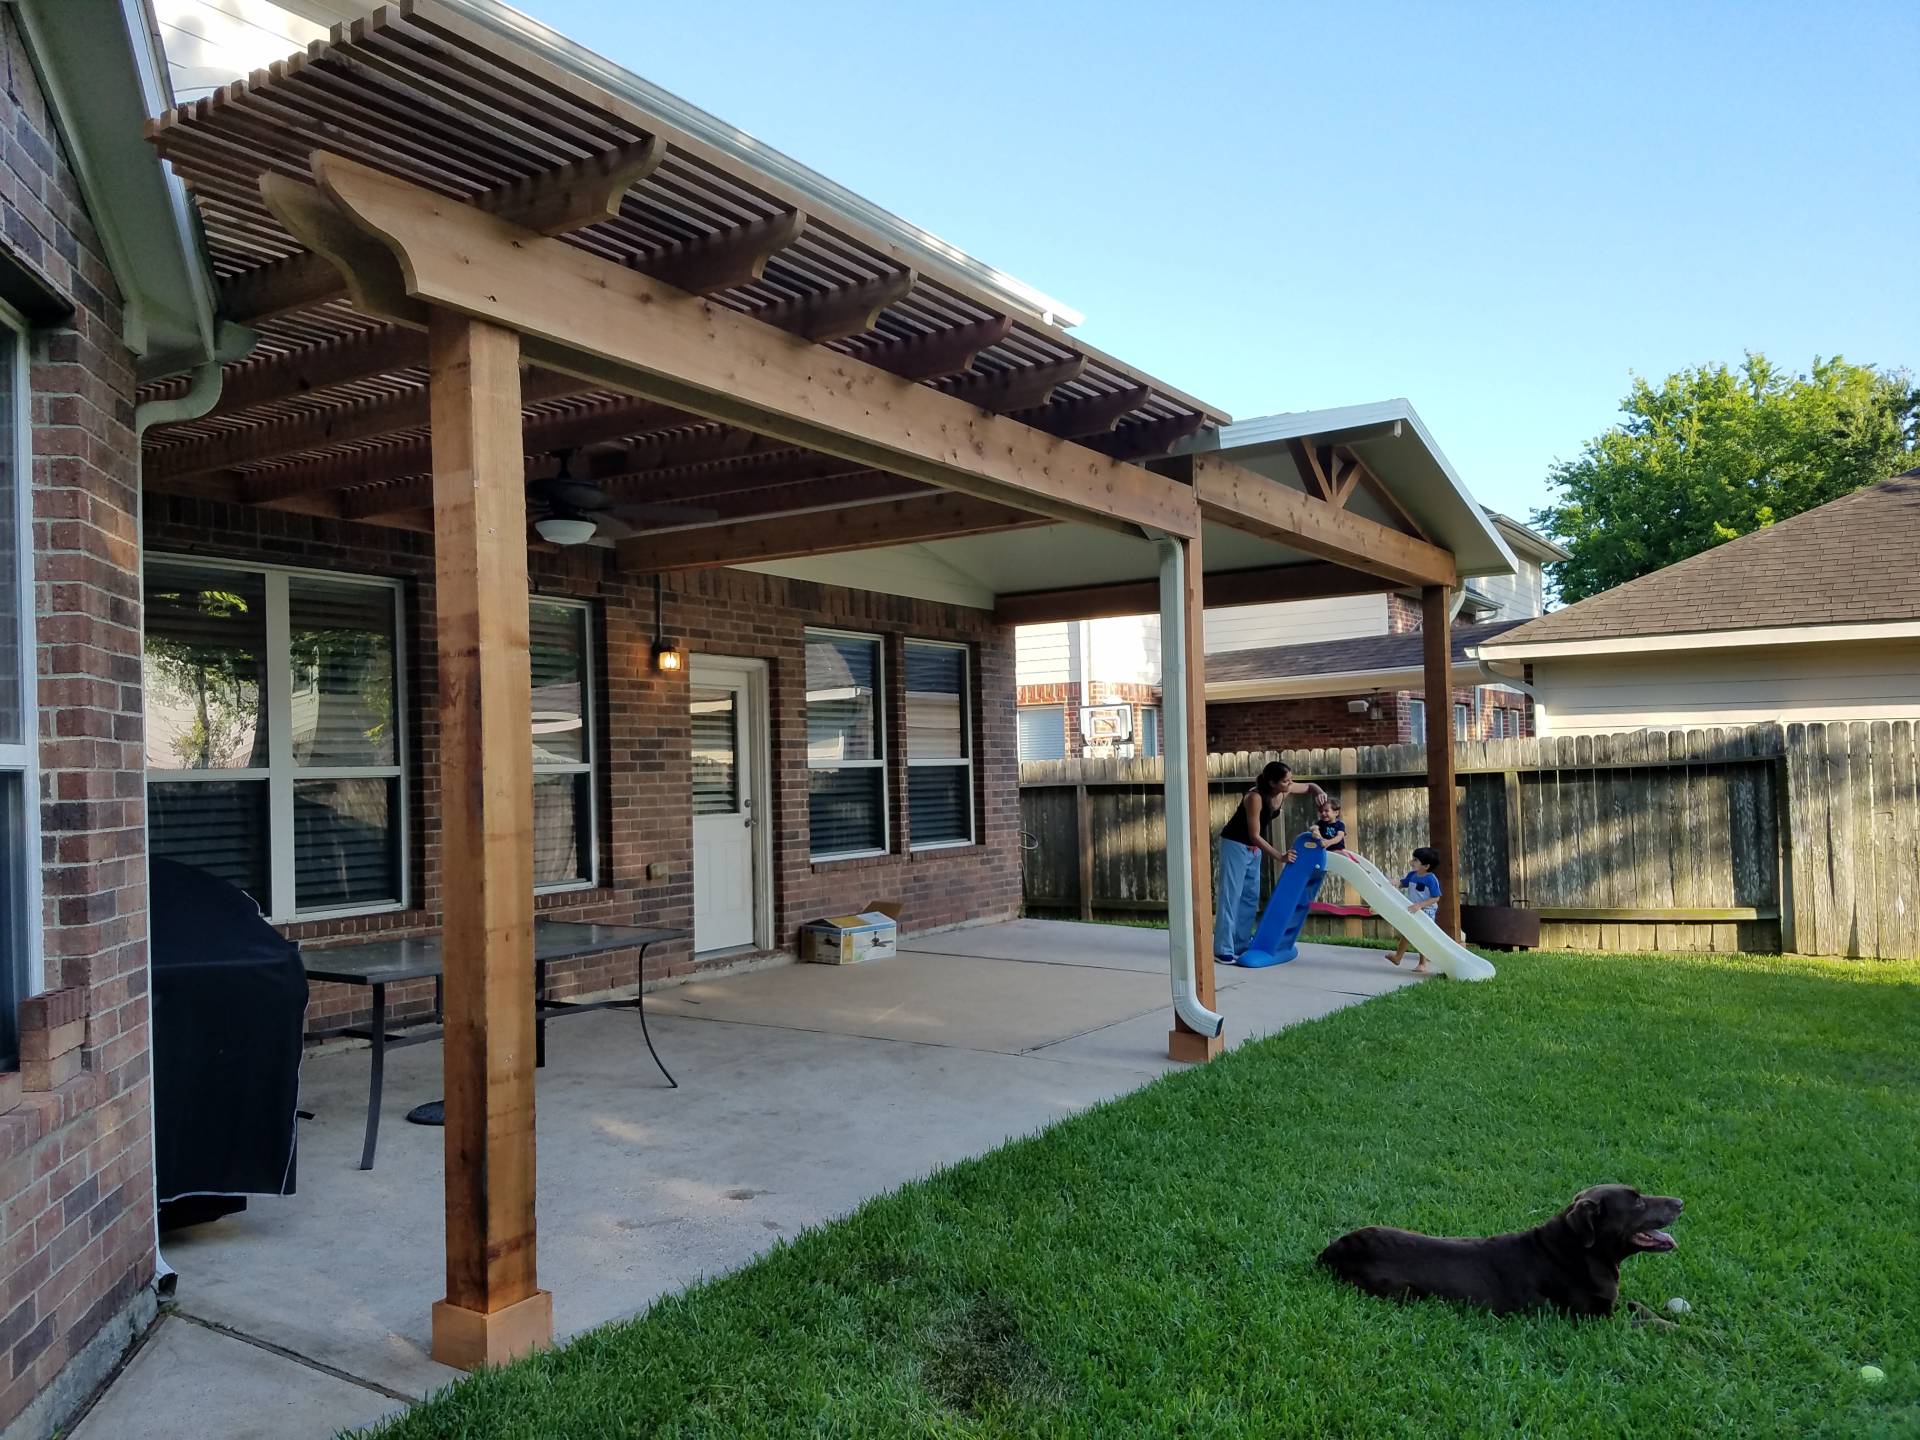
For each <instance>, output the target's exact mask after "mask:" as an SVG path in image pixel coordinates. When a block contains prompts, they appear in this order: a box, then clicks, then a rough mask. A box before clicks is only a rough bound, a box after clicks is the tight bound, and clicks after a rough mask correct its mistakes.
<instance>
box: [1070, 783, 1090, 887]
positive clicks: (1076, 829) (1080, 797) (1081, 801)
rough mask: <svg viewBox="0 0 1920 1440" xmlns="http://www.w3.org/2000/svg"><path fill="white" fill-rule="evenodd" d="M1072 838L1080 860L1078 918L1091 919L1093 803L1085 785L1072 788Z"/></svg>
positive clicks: (1081, 784)
mask: <svg viewBox="0 0 1920 1440" xmlns="http://www.w3.org/2000/svg"><path fill="white" fill-rule="evenodd" d="M1073 838H1074V844H1075V846H1076V848H1077V849H1078V850H1079V858H1080V918H1081V919H1082V920H1091V919H1093V802H1092V801H1091V800H1090V799H1089V798H1088V796H1087V787H1086V783H1085V782H1084V781H1082V782H1081V783H1080V784H1078V785H1076V786H1074V787H1073Z"/></svg>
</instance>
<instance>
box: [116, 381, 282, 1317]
mask: <svg viewBox="0 0 1920 1440" xmlns="http://www.w3.org/2000/svg"><path fill="white" fill-rule="evenodd" d="M224 374H225V372H224V370H223V369H222V367H221V362H220V361H219V360H217V359H215V360H209V361H207V362H206V364H204V365H201V366H199V367H198V368H197V369H195V370H194V372H193V379H192V381H191V382H190V383H189V384H188V386H187V389H186V393H185V394H183V395H177V396H175V397H174V398H173V399H171V400H149V401H148V402H147V403H146V404H144V405H138V406H135V407H134V411H133V456H134V465H135V467H136V471H137V470H138V468H139V467H140V466H141V465H142V464H143V463H144V462H143V458H142V455H141V446H140V437H141V436H143V435H145V434H146V433H147V428H148V427H149V426H151V425H175V424H178V423H180V422H181V421H183V420H198V419H199V418H200V417H201V416H202V415H205V414H206V413H207V412H208V411H209V410H211V409H213V407H214V403H215V402H216V401H218V400H219V398H220V387H221V383H222V380H223V377H224ZM133 494H134V501H133V503H134V511H133V556H134V565H135V567H136V569H135V574H134V584H136V585H137V586H139V587H140V593H141V604H140V649H141V651H142V653H145V651H146V646H147V606H146V599H145V597H146V581H147V497H146V490H145V487H144V482H143V480H142V479H141V478H139V477H138V476H136V479H135V482H134V487H133ZM141 814H142V816H143V817H144V816H145V814H146V811H145V808H144V807H142V810H141ZM151 844H152V837H151V836H150V835H147V836H143V837H142V840H141V845H140V853H141V859H142V864H144V863H145V861H146V859H147V858H148V857H150V856H151V854H152V851H151V848H150V847H151ZM147 893H148V894H149V895H151V894H152V893H153V881H152V879H151V877H149V878H148V880H147ZM147 944H148V952H147V972H148V985H147V993H148V994H149V995H151V994H152V993H153V985H152V972H153V952H152V944H153V930H152V927H151V926H149V927H148V930H147ZM153 1084H154V1081H153V1036H152V1035H151V1034H149V1035H148V1036H147V1098H148V1101H149V1103H151V1101H152V1098H153ZM295 1123H298V1122H295ZM147 1163H148V1165H149V1166H150V1167H151V1168H152V1171H153V1176H154V1184H155V1193H156V1195H157V1194H158V1186H159V1178H160V1137H159V1127H158V1126H156V1125H149V1126H148V1127H147ZM153 1267H154V1269H153V1291H154V1294H155V1296H156V1297H158V1298H159V1299H160V1300H163V1301H164V1300H168V1299H170V1298H172V1295H173V1291H174V1285H175V1283H176V1281H177V1278H178V1277H177V1276H176V1275H175V1274H174V1269H173V1266H171V1265H169V1264H168V1263H167V1257H166V1256H165V1255H163V1254H161V1253H160V1206H159V1204H158V1203H157V1202H156V1203H155V1205H154V1207H153Z"/></svg>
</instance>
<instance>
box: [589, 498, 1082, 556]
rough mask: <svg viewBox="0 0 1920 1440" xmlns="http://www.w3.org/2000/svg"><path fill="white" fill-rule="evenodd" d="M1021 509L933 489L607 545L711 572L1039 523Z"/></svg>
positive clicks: (641, 537)
mask: <svg viewBox="0 0 1920 1440" xmlns="http://www.w3.org/2000/svg"><path fill="white" fill-rule="evenodd" d="M1046 523H1047V522H1046V521H1044V520H1036V519H1035V517H1034V516H1032V515H1030V514H1027V513H1026V512H1025V511H1021V510H1015V509H1012V508H1011V507H1009V506H1006V505H999V504H995V503H994V502H992V501H990V500H976V499H974V498H973V497H972V496H970V495H954V494H946V493H936V494H932V495H927V496H925V497H922V498H918V499H912V500H894V501H890V502H887V503H884V504H875V505H857V506H852V507H847V508H842V509H833V510H825V511H822V512H820V513H819V514H816V515H810V516H803V517H800V518H798V519H793V518H788V519H775V520H741V521H735V522H731V523H727V524H720V525H709V526H706V527H704V528H700V529H691V530H675V531H672V532H670V533H664V534H661V535H660V536H658V538H655V537H654V536H652V535H639V536H635V537H634V538H633V539H631V540H622V541H620V542H619V544H618V545H617V546H616V547H615V548H616V549H617V550H618V551H619V554H620V567H621V568H622V569H623V570H629V571H635V572H638V573H641V574H650V573H654V572H657V571H665V570H711V569H715V568H717V567H720V566H723V565H746V564H751V563H753V562H754V561H761V560H793V559H799V558H802V557H805V556H810V555H839V554H844V553H846V552H848V551H853V550H875V549H880V548H883V547H885V546H889V545H912V544H916V543H919V542H921V541H926V540H951V539H955V538H957V537H959V536H962V535H984V534H993V533H996V532H999V531H1004V530H1022V529H1026V528H1028V527H1030V526H1033V525H1044V524H1046Z"/></svg>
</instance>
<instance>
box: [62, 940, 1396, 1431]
mask: <svg viewBox="0 0 1920 1440" xmlns="http://www.w3.org/2000/svg"><path fill="white" fill-rule="evenodd" d="M1166 945H1167V940H1166V934H1165V932H1164V931H1155V930H1144V929H1131V928H1126V927H1121V926H1106V925H1077V924H1071V923H1066V922H1059V921H1042V920H1022V921H1016V922H1012V923H1009V924H1003V925H991V926H981V927H977V928H973V929H965V930H956V931H949V932H946V933H943V934H936V935H929V936H923V937H916V938H915V939H913V940H911V941H909V942H908V944H907V946H906V947H905V948H904V950H903V953H902V954H901V955H899V956H898V957H896V958H895V959H892V960H886V961H878V962H874V963H871V964H868V965H862V966H851V967H847V968H837V967H829V966H818V965H794V966H783V967H780V968H776V969H771V970H761V971H756V972H753V973H748V974H741V975H735V976H726V977H720V978H716V979H701V980H694V981H692V982H689V983H687V984H685V985H681V986H677V987H673V988H671V989H664V990H661V991H658V992H655V993H654V994H651V995H649V997H648V1011H649V1016H650V1019H651V1021H652V1026H653V1035H654V1041H655V1043H656V1044H657V1045H658V1046H659V1049H660V1053H661V1055H662V1056H663V1057H664V1058H665V1060H666V1062H667V1064H668V1065H669V1066H670V1067H671V1068H672V1070H673V1072H674V1074H675V1075H676V1076H677V1077H678V1078H679V1081H680V1088H679V1089H678V1090H670V1089H668V1088H667V1087H666V1083H665V1082H664V1081H663V1080H662V1079H661V1078H660V1074H659V1072H658V1071H657V1070H655V1069H654V1067H653V1065H652V1062H651V1061H650V1060H649V1059H648V1058H647V1053H646V1050H645V1047H644V1046H643V1045H642V1043H641V1038H640V1030H639V1025H638V1022H637V1020H636V1019H635V1017H634V1016H633V1015H631V1014H629V1013H624V1012H619V1011H612V1012H601V1013H599V1014H594V1015H587V1016H582V1017H580V1018H578V1019H572V1020H566V1021H562V1022H560V1023H558V1024H556V1025H555V1026H553V1027H552V1028H551V1029H550V1030H549V1032H548V1038H549V1041H550V1044H549V1047H548V1063H547V1067H546V1069H544V1070H543V1071H541V1072H540V1081H539V1115H538V1125H539V1134H538V1146H539V1156H540V1193H539V1206H540V1212H539V1213H540V1278H541V1281H542V1283H543V1284H545V1285H546V1286H547V1287H549V1288H550V1289H551V1290H552V1291H553V1297H554V1319H555V1323H556V1326H557V1328H558V1329H559V1331H560V1333H561V1334H562V1335H567V1334H572V1333H574V1332H577V1331H579V1330H583V1329H586V1328H588V1327H591V1326H594V1325H599V1324H602V1323H604V1322H606V1321H609V1320H614V1319H618V1318H620V1317H623V1316H628V1315H632V1314H635V1313H637V1312H638V1311H640V1310H643V1309H645V1308H646V1306H647V1305H648V1304H649V1303H651V1302H652V1301H653V1300H654V1299H655V1298H656V1297H657V1296H659V1295H661V1294H663V1293H666V1292H668V1291H671V1290H674V1289H677V1288H679V1287H682V1286H684V1285H686V1284H688V1283H689V1282H691V1281H694V1280H698V1279H699V1278H701V1277H702V1276H706V1275H713V1274H717V1273H720V1272H722V1271H726V1270H731V1269H734V1268H736V1267H738V1266H740V1265H742V1264H745V1263H746V1262H747V1261H749V1260H751V1259H752V1258H753V1257H754V1256H755V1255H756V1254H758V1253H760V1252H761V1251H762V1250H764V1249H766V1248H767V1246H769V1245H770V1244H772V1243H773V1242H774V1241H776V1240H778V1239H780V1238H782V1237H784V1236H791V1235H794V1234H796V1233H797V1232H799V1231H800V1230H802V1229H804V1228H805V1227H807V1226H811V1225H817V1224H820V1223H821V1222H823V1221H826V1220H830V1219H832V1218H834V1217H835V1216H837V1215H842V1214H845V1213H846V1212H847V1211H849V1210H851V1209H852V1208H854V1207H855V1206H856V1205H858V1204H859V1203H860V1202H861V1201H862V1200H865V1199H867V1198H868V1197H869V1196H872V1195H876V1194H880V1193H882V1192H885V1191H887V1190H890V1189H893V1188H894V1187H896V1186H898V1185H900V1184H902V1183H903V1182H905V1181H907V1180H910V1179H913V1178H915V1177H918V1176H921V1175H924V1174H926V1173H928V1172H929V1171H931V1170H934V1169H936V1168H938V1167H940V1166H942V1165H946V1164H950V1163H952V1162H954V1161H956V1160H960V1159H964V1158H966V1157H968V1156H971V1155H977V1154H979V1153H980V1152H982V1151H984V1150H988V1149H991V1148H992V1147H993V1146H995V1145H998V1144H1000V1143H1001V1142H1002V1141H1005V1140H1007V1139H1009V1138H1012V1137H1015V1136H1019V1135H1024V1134H1029V1133H1031V1132H1033V1131H1035V1130H1038V1129H1040V1128H1042V1127H1044V1126H1046V1125H1048V1124H1051V1123H1052V1122H1053V1121H1055V1120H1058V1119H1061V1118H1062V1117H1064V1116H1067V1115H1071V1114H1073V1113H1074V1112H1076V1111H1079V1110H1082V1109H1084V1108H1086V1107H1087V1106H1089V1105H1092V1104H1095V1103H1096V1102H1098V1101H1101V1100H1104V1099H1108V1098H1110V1097H1112V1096H1115V1095H1119V1094H1122V1093H1124V1092H1126V1091H1128V1090H1132V1089H1134V1088H1136V1087H1138V1086H1139V1085H1142V1084H1144V1083H1145V1082H1146V1081H1148V1080H1150V1079H1152V1078H1153V1077H1154V1076H1156V1075H1159V1074H1161V1073H1162V1072H1164V1071H1166V1070H1168V1069H1171V1068H1174V1067H1173V1066H1172V1065H1171V1064H1170V1062H1169V1061H1168V1060H1167V1059H1166V1036H1167V1026H1168V1010H1167V979H1166V964H1167V961H1166ZM1217 983H1218V986H1219V991H1220V997H1221V998H1220V1002H1219V1004H1220V1008H1221V1009H1222V1011H1224V1012H1225V1013H1226V1015H1227V1017H1228V1036H1229V1039H1230V1040H1233V1041H1235V1042H1237V1041H1240V1040H1245V1039H1248V1038H1251V1037H1254V1036H1259V1035H1265V1034H1270V1033H1272V1032H1273V1031H1275V1030H1279V1029H1282V1028H1284V1027H1285V1026H1288V1025H1292V1024H1296V1023H1298V1022H1300V1021H1303V1020H1311V1019H1314V1018H1317V1017H1319V1016H1321V1015H1325V1014H1328V1013H1330V1012H1332V1011H1334V1010H1337V1009H1340V1008H1341V1007H1342V1006H1345V1005H1350V1004H1353V1003H1354V1002H1356V1001H1358V1000H1362V999H1365V998H1367V997H1368V996H1370V995H1375V994H1379V993H1382V992H1384V991H1387V990H1391V989H1394V988H1396V987H1397V986H1400V985H1404V984H1409V983H1413V982H1412V981H1411V979H1410V977H1409V976H1407V974H1406V973H1405V972H1403V971H1397V970H1394V969H1392V968H1391V967H1389V966H1388V965H1387V964H1385V963H1384V961H1383V960H1382V959H1381V958H1380V954H1379V952H1376V951H1367V950H1355V949H1345V948H1338V947H1330V946H1329V947H1321V946H1308V947H1304V949H1303V953H1302V955H1301V958H1300V959H1299V960H1297V961H1295V962H1294V963H1293V964H1291V965H1286V966H1281V967H1279V968H1277V969H1272V970H1263V971H1240V970H1234V969H1231V968H1222V969H1220V970H1219V971H1218V972H1217ZM439 1070H440V1050H439V1047H438V1046H437V1045H422V1046H417V1047H414V1048H412V1049H406V1050H400V1051H396V1052H392V1053H390V1054H389V1056H388V1060H387V1085H386V1100H385V1106H384V1113H383V1118H382V1124H381V1131H380V1151H379V1157H378V1163H377V1165H376V1167H375V1168H374V1169H373V1170H372V1171H361V1170H359V1169H357V1168H356V1166H357V1164H358V1160H359V1150H360V1137H361V1125H362V1121H363V1118H364V1115H365V1107H366V1093H367V1056H366V1053H365V1052H364V1051H359V1050H355V1051H346V1052H341V1053H336V1054H330V1055H324V1056H320V1057H316V1058H311V1059H309V1060H308V1062H307V1065H306V1067H305V1070H304V1073H303V1074H302V1077H301V1080H302V1104H303V1106H304V1107H305V1108H306V1109H308V1110H311V1111H312V1112H314V1118H313V1119H312V1120H310V1121H303V1122H302V1124H301V1136H300V1168H299V1193H298V1194H297V1195H294V1196H290V1197H287V1198H285V1199H265V1200H260V1199H256V1200H255V1201H254V1202H253V1203H252V1205H251V1207H250V1208H249V1209H248V1210H247V1211H246V1212H245V1213H244V1214H241V1215H236V1216H230V1217H228V1218H226V1219H224V1220H220V1221H218V1222H216V1223H214V1224H211V1225H204V1226H199V1227H196V1228H195V1229H193V1230H189V1231H184V1232H180V1233H177V1234H175V1235H173V1236H170V1237H168V1241H167V1244H166V1246H165V1253H166V1256H167V1259H168V1261H169V1262H170V1263H171V1264H172V1265H173V1266H174V1267H175V1268H176V1269H177V1270H178V1271H179V1272H180V1279H179V1290H178V1307H177V1311H176V1314H175V1315H174V1317H173V1318H170V1319H168V1320H167V1321H165V1322H163V1324H162V1325H161V1326H160V1328H159V1329H158V1330H157V1331H156V1332H155V1333H154V1335H153V1336H152V1337H151V1338H150V1339H149V1341H148V1343H147V1345H146V1347H145V1349H144V1350H143V1351H142V1352H141V1353H140V1354H139V1355H138V1356H136V1357H135V1359H134V1361H133V1363H131V1364H130V1365H129V1366H128V1367H127V1369H126V1370H125V1371H124V1372H123V1374H122V1375H121V1377H120V1379H119V1380H118V1381H117V1382H116V1383H115V1384H114V1386H113V1387H112V1388H111V1389H110V1390H109V1392H108V1393H107V1395H106V1396H105V1397H104V1398H103V1399H102V1400H101V1402H100V1403H99V1404H98V1405H97V1406H96V1407H95V1408H94V1409H93V1411H92V1412H91V1413H89V1415H88V1416H87V1417H86V1419H85V1420H84V1421H83V1422H82V1424H81V1425H80V1426H79V1428H78V1430H77V1431H76V1432H75V1440H109V1437H117V1436H120V1435H127V1434H140V1435H142V1436H145V1437H150V1440H166V1437H172V1436H180V1437H187V1436H192V1437H204V1436H213V1435H222V1436H225V1435H234V1436H241V1435H255V1434H258V1435H263V1436H264V1435H271V1436H275V1437H282V1440H301V1437H306V1436H329V1435H332V1434H334V1433H335V1432H336V1431H337V1430H339V1429H341V1428H342V1427H350V1426H357V1425H363V1424H366V1423H368V1422H369V1421H370V1420H372V1419H374V1418H377V1417H378V1416H379V1415H381V1414H384V1413H388V1412H389V1411H391V1410H392V1409H394V1408H396V1407H397V1406H398V1405H399V1404H400V1403H402V1400H403V1399H404V1398H406V1397H417V1396H421V1395H424V1394H426V1393H428V1392H429V1391H431V1390H433V1389H435V1388H437V1387H439V1386H441V1385H444V1384H446V1383H448V1382H450V1381H451V1380H453V1379H455V1378H457V1374H456V1372H454V1371H452V1370H448V1369H446V1368H445V1367H443V1366H440V1365H437V1364H435V1363H434V1362H433V1361H432V1360H431V1359H430V1358H428V1355H427V1353H426V1346H427V1329H428V1327H427V1317H428V1307H429V1305H430V1304H431V1302H432V1301H433V1300H435V1299H437V1298H438V1297H439V1296H440V1295H441V1294H442V1293H443V1289H444V1286H443V1272H442V1252H441V1245H442V1235H443V1230H442V1213H441V1191H440V1171H441V1132H440V1131H439V1130H431V1129H423V1128H420V1127H418V1126H413V1125H408V1124H406V1123H405V1119H404V1117H405V1115H406V1112H407V1111H408V1109H410V1108H411V1107H412V1106H414V1105H416V1104H418V1103H419V1102H420V1101H422V1100H428V1099H432V1098H435V1097H437V1096H438V1095H439V1094H440V1074H439ZM134 1417H137V1424H136V1423H135V1419H134Z"/></svg>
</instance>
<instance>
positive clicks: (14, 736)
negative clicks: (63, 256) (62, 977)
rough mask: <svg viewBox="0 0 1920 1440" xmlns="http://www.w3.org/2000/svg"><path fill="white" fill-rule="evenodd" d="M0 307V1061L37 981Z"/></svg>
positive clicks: (30, 670) (13, 412)
mask: <svg viewBox="0 0 1920 1440" xmlns="http://www.w3.org/2000/svg"><path fill="white" fill-rule="evenodd" d="M17 327H18V322H17V321H16V319H15V317H14V315H13V312H12V311H11V310H7V309H6V308H5V307H4V306H0V1070H12V1069H14V1068H15V1067H16V1066H17V1065H18V1063H19V1058H20V1043H19V1041H20V1035H19V1023H18V1011H19V1005H20V1000H21V997H23V996H25V995H28V994H31V993H32V992H33V991H34V990H35V989H37V988H38V987H39V980H40V977H39V974H38V964H37V960H38V956H39V952H40V804H39V793H40V786H39V782H38V777H37V770H38V761H37V758H36V755H35V745H36V737H35V723H34V721H35V716H34V673H35V665H36V661H35V656H34V645H33V613H34V609H33V548H32V540H31V537H32V535H33V525H32V516H33V511H32V496H31V494H30V493H29V491H30V485H29V477H30V476H31V474H32V467H31V466H30V464H29V463H28V460H29V457H28V455H27V453H26V447H27V445H28V444H29V438H30V436H31V434H32V431H31V429H30V428H29V426H28V423H27V364H26V336H25V333H24V331H23V330H22V329H20V328H17Z"/></svg>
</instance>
